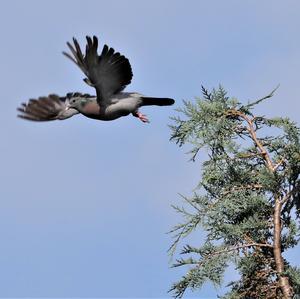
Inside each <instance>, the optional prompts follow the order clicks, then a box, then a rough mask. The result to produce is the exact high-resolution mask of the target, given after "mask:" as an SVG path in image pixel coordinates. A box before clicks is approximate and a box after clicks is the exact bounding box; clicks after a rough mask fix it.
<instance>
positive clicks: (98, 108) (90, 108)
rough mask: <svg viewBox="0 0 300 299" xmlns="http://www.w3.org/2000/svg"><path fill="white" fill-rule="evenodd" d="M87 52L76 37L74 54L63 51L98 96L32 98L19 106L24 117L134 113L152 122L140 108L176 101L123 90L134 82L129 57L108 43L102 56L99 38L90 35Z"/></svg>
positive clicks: (112, 116) (97, 116)
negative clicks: (99, 48) (116, 50)
mask: <svg viewBox="0 0 300 299" xmlns="http://www.w3.org/2000/svg"><path fill="white" fill-rule="evenodd" d="M86 39H87V45H86V50H85V54H83V53H82V50H81V48H80V45H79V43H78V42H77V40H76V39H75V38H73V44H74V45H72V44H71V43H69V42H68V43H67V45H68V47H69V49H70V51H71V54H69V53H66V52H63V54H64V55H65V56H67V57H68V58H69V59H71V60H72V61H73V62H74V63H75V64H76V65H77V66H78V67H79V68H80V69H81V70H82V72H83V73H84V74H85V75H86V78H85V79H84V81H85V82H86V83H87V84H88V85H90V86H92V87H94V88H95V89H96V94H97V96H92V95H89V94H81V93H78V92H76V93H68V94H67V95H66V96H65V97H59V96H57V95H53V94H52V95H49V96H48V97H40V98H38V99H31V100H30V101H29V102H28V103H27V104H25V103H24V104H22V106H21V107H20V108H18V110H19V112H21V114H20V115H19V116H20V117H21V118H24V119H28V120H34V121H46V120H55V119H66V118H69V117H71V116H73V115H75V114H78V113H81V114H83V115H85V116H87V117H90V118H94V119H99V120H114V119H116V118H119V117H121V116H126V115H128V114H130V113H132V115H133V116H136V117H138V118H139V119H140V120H142V121H143V122H148V119H147V118H146V117H145V115H142V114H141V113H140V112H139V111H138V109H139V107H141V106H147V105H157V106H168V105H172V104H173V103H174V100H173V99H169V98H153V97H145V96H143V95H141V94H139V93H136V92H123V90H124V89H125V87H126V86H127V85H128V84H130V82H131V79H132V76H133V75H132V70H131V66H130V63H129V61H128V59H127V58H126V57H125V56H123V55H121V54H120V53H119V52H115V50H114V49H113V48H110V47H108V46H107V45H104V47H103V49H102V52H101V54H100V55H98V53H97V49H98V39H97V37H96V36H94V37H93V38H90V37H89V36H87V38H86Z"/></svg>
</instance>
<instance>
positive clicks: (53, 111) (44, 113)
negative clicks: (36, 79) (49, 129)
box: [17, 94, 79, 121]
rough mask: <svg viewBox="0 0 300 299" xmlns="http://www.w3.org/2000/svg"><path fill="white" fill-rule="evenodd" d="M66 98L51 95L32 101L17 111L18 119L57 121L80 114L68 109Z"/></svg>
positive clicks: (23, 104) (22, 105)
mask: <svg viewBox="0 0 300 299" xmlns="http://www.w3.org/2000/svg"><path fill="white" fill-rule="evenodd" d="M66 101H67V98H66V97H59V96H58V95H55V94H50V95H49V96H48V97H39V98H38V99H30V100H29V101H28V103H22V104H21V106H20V107H19V108H17V110H18V111H19V112H20V113H19V115H18V117H20V118H23V119H27V120H32V121H50V120H56V119H66V118H69V117H71V116H73V115H74V114H77V113H79V112H78V111H77V110H75V109H73V108H71V109H66V108H67V106H66Z"/></svg>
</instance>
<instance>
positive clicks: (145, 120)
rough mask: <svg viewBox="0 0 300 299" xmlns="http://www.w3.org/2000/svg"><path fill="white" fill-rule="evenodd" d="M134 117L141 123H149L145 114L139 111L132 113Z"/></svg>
mask: <svg viewBox="0 0 300 299" xmlns="http://www.w3.org/2000/svg"><path fill="white" fill-rule="evenodd" d="M133 115H134V116H135V117H137V118H138V119H140V120H141V121H142V122H143V123H150V121H149V119H148V118H147V115H145V114H142V113H141V112H139V111H137V112H136V113H134V114H133Z"/></svg>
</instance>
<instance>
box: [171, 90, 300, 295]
mask: <svg viewBox="0 0 300 299" xmlns="http://www.w3.org/2000/svg"><path fill="white" fill-rule="evenodd" d="M274 91H275V90H274ZM274 91H272V92H271V93H270V94H269V95H268V96H266V97H264V98H262V99H259V100H257V101H254V102H253V103H249V104H247V105H243V104H242V103H240V102H239V101H238V100H237V99H235V98H229V97H228V96H227V95H226V92H225V90H224V89H223V88H222V87H221V86H220V87H219V88H218V89H214V90H212V92H211V93H210V92H208V91H207V90H206V89H205V88H203V87H202V93H203V98H196V100H195V101H193V102H188V101H185V102H184V107H182V108H180V109H178V112H179V113H180V116H177V117H173V118H172V119H173V125H171V126H170V127H171V130H172V137H171V140H173V141H174V142H176V143H177V144H178V145H179V146H182V145H185V144H189V145H191V146H192V149H191V152H190V154H191V159H192V160H193V161H195V160H196V158H197V155H198V154H199V151H200V150H202V149H203V150H204V151H206V153H207V154H208V157H209V158H208V160H206V161H205V162H203V164H202V177H201V181H200V183H199V188H198V191H197V192H195V193H194V194H193V195H192V196H191V197H185V196H182V198H183V199H184V201H185V202H186V204H187V206H189V207H190V209H189V211H187V209H186V208H179V207H174V208H175V209H176V211H177V212H178V213H180V214H181V215H182V216H183V218H184V222H183V223H181V224H179V225H177V226H175V227H174V228H173V229H172V231H171V233H172V235H173V237H174V242H173V244H172V245H171V247H170V253H171V254H174V253H175V252H176V247H177V246H178V244H179V242H180V241H181V240H182V239H183V238H185V237H186V236H188V235H189V234H191V233H192V232H194V231H196V230H199V229H201V230H202V231H205V232H206V239H205V241H204V242H203V244H202V246H200V247H194V246H191V245H186V246H184V247H183V250H182V251H181V255H182V256H184V257H185V258H181V259H179V260H177V261H176V263H174V265H173V266H174V267H180V266H188V268H189V269H188V271H187V274H186V275H184V276H183V277H182V278H181V280H180V281H178V282H177V283H175V284H174V285H173V286H172V287H171V290H170V291H171V292H172V293H173V295H174V296H175V297H182V296H183V295H184V292H185V291H186V290H187V289H188V288H190V289H198V288H201V286H202V285H203V283H205V282H206V281H211V282H213V283H214V284H215V285H216V286H219V285H221V284H222V278H223V274H224V271H225V270H226V267H227V266H228V264H229V263H230V262H233V263H235V265H236V269H237V270H238V272H239V273H240V275H241V279H240V280H239V281H237V282H232V283H231V284H230V287H231V290H230V291H229V292H228V293H227V294H226V295H225V296H224V297H223V298H224V299H225V298H226V299H229V298H281V297H280V296H281V295H282V294H281V290H280V288H279V286H278V275H277V274H276V270H275V268H276V267H275V262H274V253H273V239H274V232H273V214H274V203H275V201H276V200H280V201H282V206H283V207H282V235H281V236H282V238H281V242H282V250H283V251H284V250H286V249H288V248H290V247H293V246H295V245H297V244H298V242H299V232H300V227H299V217H300V203H299V202H300V198H299V197H300V195H299V194H300V193H299V190H300V179H299V175H300V139H299V132H300V131H299V128H298V127H297V126H296V124H295V123H294V122H292V121H290V120H289V119H287V118H280V117H276V118H266V117H265V116H254V114H253V111H252V110H253V108H255V106H256V105H257V104H259V103H261V102H262V101H263V100H266V99H268V98H270V97H271V96H272V95H273V93H274ZM270 128H271V130H270ZM270 132H271V133H273V134H274V132H276V135H275V136H270V135H269V133H270ZM277 132H278V133H277ZM268 159H269V160H268ZM284 262H285V265H286V269H287V270H286V271H287V272H286V275H287V276H288V277H289V279H290V281H291V282H292V283H293V284H294V285H295V287H294V286H293V287H294V291H295V292H296V291H297V290H298V288H299V285H300V284H299V281H300V272H299V269H296V268H293V267H291V266H290V265H289V263H288V262H287V261H286V260H285V261H284ZM269 287H270V288H269ZM255 296H256V297H255Z"/></svg>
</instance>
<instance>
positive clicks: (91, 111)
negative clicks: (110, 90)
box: [81, 101, 100, 116]
mask: <svg viewBox="0 0 300 299" xmlns="http://www.w3.org/2000/svg"><path fill="white" fill-rule="evenodd" d="M81 112H82V113H83V114H86V115H91V116H92V115H93V116H97V115H99V114H100V106H99V105H98V103H97V102H96V101H90V102H87V103H86V104H85V105H84V106H83V107H82V109H81Z"/></svg>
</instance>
